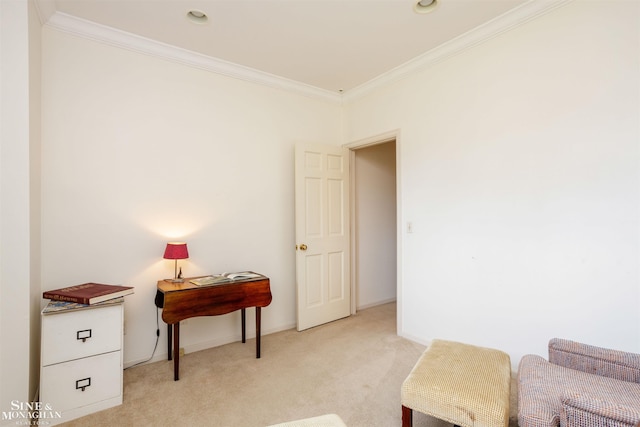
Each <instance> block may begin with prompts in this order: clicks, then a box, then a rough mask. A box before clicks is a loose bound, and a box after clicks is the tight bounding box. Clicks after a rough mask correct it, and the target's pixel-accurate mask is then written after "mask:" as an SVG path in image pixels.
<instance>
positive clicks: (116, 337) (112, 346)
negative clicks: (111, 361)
mask: <svg viewBox="0 0 640 427" xmlns="http://www.w3.org/2000/svg"><path fill="white" fill-rule="evenodd" d="M122 319H123V306H122V304H117V305H111V306H107V307H100V308H91V309H84V310H77V311H71V312H64V313H61V314H58V313H56V314H48V315H44V316H42V365H43V366H47V365H51V364H54V363H60V362H66V361H68V360H74V359H79V358H81V357H87V356H93V355H96V354H101V353H107V352H110V351H116V350H120V348H121V347H122Z"/></svg>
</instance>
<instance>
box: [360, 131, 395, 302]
mask: <svg viewBox="0 0 640 427" xmlns="http://www.w3.org/2000/svg"><path fill="white" fill-rule="evenodd" d="M396 143H397V141H396V138H395V136H394V137H393V138H391V139H389V138H387V139H385V140H379V141H377V142H373V143H371V142H370V143H368V144H364V145H357V144H356V145H353V144H352V145H351V146H350V148H351V150H352V152H351V153H352V154H351V165H352V168H351V176H352V180H351V182H352V190H353V191H352V198H351V205H352V206H351V212H352V214H351V215H352V236H351V238H352V256H351V258H352V283H353V286H352V298H351V304H352V313H355V312H356V311H357V310H362V309H365V308H369V307H373V306H376V305H381V304H386V303H389V302H393V301H396V300H397V295H398V292H397V277H398V265H397V264H398V263H397V259H398V256H397V253H398V239H397V235H398V233H397V230H398V225H397V224H398V219H397V216H398V214H397V212H398V208H397V170H396Z"/></svg>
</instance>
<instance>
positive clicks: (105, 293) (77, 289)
mask: <svg viewBox="0 0 640 427" xmlns="http://www.w3.org/2000/svg"><path fill="white" fill-rule="evenodd" d="M132 293H133V287H131V286H119V285H103V284H101V283H84V284H82V285H76V286H69V287H67V288H61V289H53V290H51V291H45V292H43V293H42V298H47V299H50V300H53V301H66V302H71V303H77V304H85V305H92V304H98V303H101V302H104V301H108V300H110V299H115V298H120V297H123V296H125V295H130V294H132Z"/></svg>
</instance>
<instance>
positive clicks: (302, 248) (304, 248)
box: [300, 243, 307, 251]
mask: <svg viewBox="0 0 640 427" xmlns="http://www.w3.org/2000/svg"><path fill="white" fill-rule="evenodd" d="M300 250H301V251H306V250H307V245H305V244H304V243H303V244H301V245H300Z"/></svg>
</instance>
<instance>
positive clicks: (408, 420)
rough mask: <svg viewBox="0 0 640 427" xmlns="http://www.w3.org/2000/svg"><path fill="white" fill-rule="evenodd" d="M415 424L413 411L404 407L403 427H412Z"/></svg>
mask: <svg viewBox="0 0 640 427" xmlns="http://www.w3.org/2000/svg"><path fill="white" fill-rule="evenodd" d="M412 424H413V410H412V409H411V408H407V407H406V406H404V405H402V427H411V426H412Z"/></svg>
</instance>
